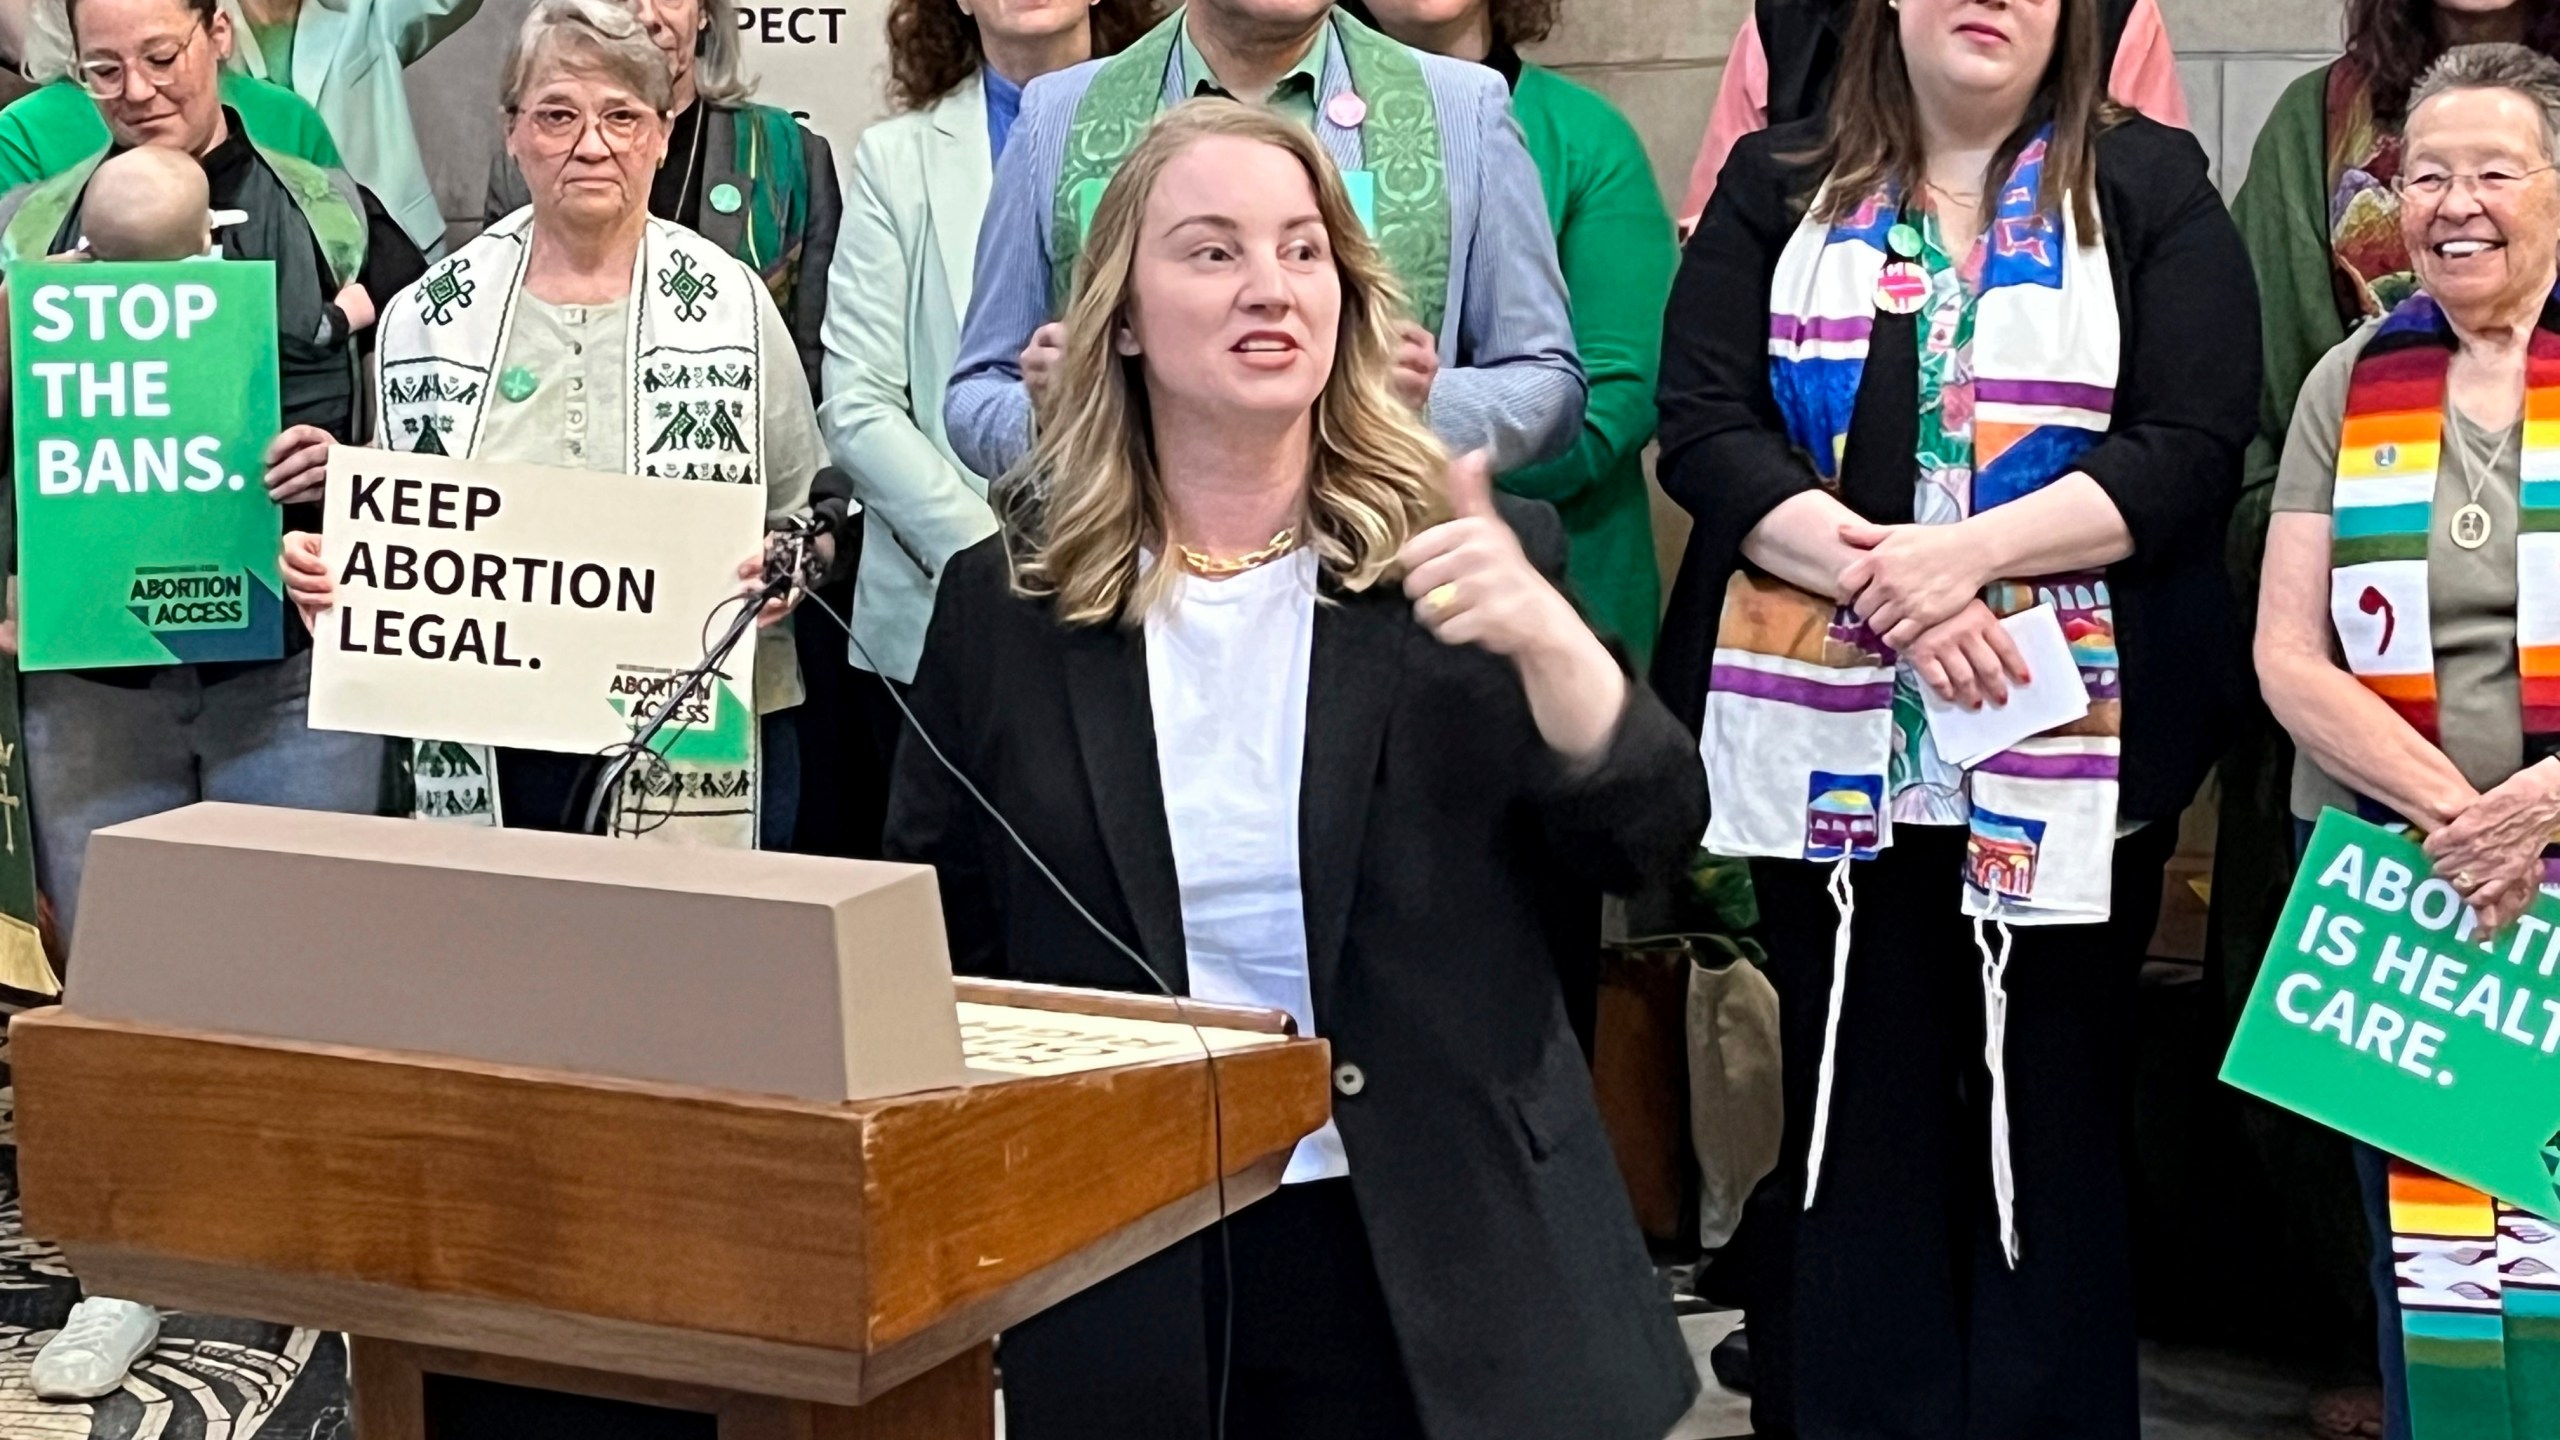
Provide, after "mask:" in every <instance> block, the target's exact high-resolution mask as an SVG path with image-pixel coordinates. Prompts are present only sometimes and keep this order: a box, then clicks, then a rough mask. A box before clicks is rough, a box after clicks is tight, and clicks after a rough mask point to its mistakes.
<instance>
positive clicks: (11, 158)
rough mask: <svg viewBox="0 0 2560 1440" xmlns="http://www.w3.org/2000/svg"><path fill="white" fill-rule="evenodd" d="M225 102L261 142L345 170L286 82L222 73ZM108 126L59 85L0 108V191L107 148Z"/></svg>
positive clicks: (73, 88)
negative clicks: (341, 167) (273, 82)
mask: <svg viewBox="0 0 2560 1440" xmlns="http://www.w3.org/2000/svg"><path fill="white" fill-rule="evenodd" d="M221 93H222V103H223V104H225V105H228V106H230V107H231V108H232V109H233V110H236V111H238V112H239V114H240V125H241V128H242V129H245V130H247V131H248V132H249V139H250V140H251V141H253V142H254V143H256V144H259V145H262V146H265V147H266V148H267V149H269V150H273V151H276V152H278V153H280V154H285V155H292V156H295V157H297V158H300V159H304V160H308V161H310V162H311V163H312V164H314V165H317V166H319V167H320V168H322V169H324V170H335V169H338V168H340V166H341V162H340V160H339V159H338V147H337V146H336V145H335V144H333V143H331V141H330V139H329V127H328V126H327V125H326V124H324V123H322V121H321V119H320V112H319V111H317V110H314V109H312V108H311V106H310V103H309V102H307V101H305V100H304V99H303V98H302V97H301V96H299V95H296V94H294V93H293V92H292V91H290V90H287V89H286V88H284V87H283V86H281V85H270V84H268V83H267V82H266V81H264V80H259V79H256V78H254V77H252V76H248V75H240V74H235V73H233V72H231V71H228V70H226V71H224V72H222V92H221ZM108 138H109V137H108V134H107V122H106V121H104V120H102V119H100V118H98V107H97V106H96V105H95V104H94V103H92V102H91V101H90V99H89V94H88V92H87V91H85V90H82V89H81V88H80V87H79V86H77V85H75V84H73V83H72V82H70V81H68V80H57V81H55V82H53V83H52V84H50V85H47V86H45V87H44V88H42V89H40V90H37V91H35V92H34V93H32V94H29V95H23V96H20V97H19V99H18V100H17V102H16V103H15V104H12V105H11V106H9V108H7V109H5V110H0V192H6V191H10V190H14V189H16V188H17V187H19V186H21V185H25V184H29V183H31V182H34V181H37V180H43V179H46V178H48V177H50V176H54V175H59V174H61V173H62V172H63V171H65V170H68V169H70V168H71V167H72V166H74V165H77V164H79V163H80V162H81V161H83V160H86V159H88V158H89V157H90V156H92V155H95V154H97V153H98V152H99V151H101V150H104V149H106V148H107V141H108Z"/></svg>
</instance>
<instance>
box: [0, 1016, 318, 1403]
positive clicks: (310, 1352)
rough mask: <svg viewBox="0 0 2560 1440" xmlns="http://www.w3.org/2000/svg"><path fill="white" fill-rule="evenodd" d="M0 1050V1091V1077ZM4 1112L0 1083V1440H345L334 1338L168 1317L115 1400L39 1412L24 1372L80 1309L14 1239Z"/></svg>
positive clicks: (44, 1259) (1, 1067) (39, 1246)
mask: <svg viewBox="0 0 2560 1440" xmlns="http://www.w3.org/2000/svg"><path fill="white" fill-rule="evenodd" d="M6 1054H7V1050H6V1043H5V1042H0V1081H4V1080H5V1076H6V1073H7V1068H6V1066H7V1061H6ZM13 1115H14V1107H13V1106H12V1105H11V1103H10V1092H9V1090H8V1088H7V1086H6V1084H5V1083H0V1440H92V1437H94V1440H252V1437H257V1440H352V1436H353V1427H352V1426H350V1425H349V1424H348V1422H347V1408H346V1393H347V1384H346V1376H347V1352H346V1347H345V1345H344V1344H343V1343H342V1342H341V1341H340V1340H339V1338H338V1337H337V1336H336V1335H332V1334H323V1333H321V1332H319V1331H314V1330H294V1329H289V1328H287V1327H285V1326H282V1325H267V1324H262V1323H260V1322H257V1321H253V1320H227V1319H223V1318H221V1317H218V1316H212V1315H190V1314H181V1313H174V1312H173V1313H171V1314H168V1315H164V1316H162V1317H161V1322H160V1344H159V1346H158V1347H157V1348H156V1349H154V1350H153V1351H152V1352H151V1353H150V1354H149V1355H147V1356H145V1357H144V1358H143V1360H142V1362H141V1363H140V1364H139V1365H136V1366H135V1367H134V1372H133V1374H132V1375H131V1376H129V1377H128V1378H127V1379H126V1380H125V1383H124V1388H123V1389H122V1390H119V1391H117V1392H115V1393H114V1394H112V1395H108V1396H106V1397H105V1398H103V1399H100V1400H94V1401H90V1402H88V1403H86V1404H78V1405H49V1404H47V1403H45V1402H44V1401H42V1400H38V1399H37V1398H36V1397H35V1396H34V1394H33V1393H32V1392H30V1391H29V1390H28V1388H27V1367H28V1366H29V1365H31V1364H33V1363H34V1361H35V1357H36V1351H37V1350H39V1349H41V1348H43V1345H44V1342H45V1341H46V1340H48V1339H50V1338H52V1336H53V1332H54V1331H55V1330H56V1329H58V1328H60V1327H61V1325H62V1322H63V1318H64V1317H65V1316H67V1315H69V1314H70V1313H71V1307H72V1305H73V1303H75V1302H76V1301H78V1300H79V1298H80V1287H79V1283H78V1282H77V1281H75V1280H74V1279H73V1278H72V1276H71V1271H70V1269H69V1268H68V1267H66V1266H65V1265H64V1264H63V1263H62V1256H61V1254H60V1253H59V1252H58V1251H56V1250H55V1249H54V1248H53V1247H52V1246H50V1245H47V1244H45V1243H43V1242H42V1241H39V1240H31V1239H29V1238H27V1236H26V1235H25V1234H24V1233H23V1232H22V1231H21V1229H20V1228H19V1220H18V1150H17V1146H16V1144H15V1143H14V1134H13V1129H12V1126H11V1124H10V1121H11V1118H12V1116H13Z"/></svg>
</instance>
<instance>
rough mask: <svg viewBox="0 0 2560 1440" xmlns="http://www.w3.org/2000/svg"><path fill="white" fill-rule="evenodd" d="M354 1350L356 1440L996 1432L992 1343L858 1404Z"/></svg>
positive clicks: (445, 1353) (483, 1358)
mask: <svg viewBox="0 0 2560 1440" xmlns="http://www.w3.org/2000/svg"><path fill="white" fill-rule="evenodd" d="M347 1355H348V1369H349V1379H350V1380H351V1382H352V1384H353V1388H354V1392H355V1405H354V1409H355V1424H356V1440H608V1437H610V1440H624V1437H629V1440H994V1436H995V1347H994V1346H992V1345H988V1344H980V1345H977V1346H975V1347H973V1348H971V1349H968V1350H965V1351H962V1352H961V1353H960V1354H958V1355H956V1356H954V1357H952V1358H951V1359H949V1360H947V1361H944V1362H943V1363H942V1364H941V1365H939V1366H937V1367H936V1368H934V1369H932V1370H928V1371H926V1372H925V1373H924V1374H922V1375H919V1376H917V1377H916V1378H915V1379H913V1380H910V1381H908V1382H907V1383H906V1384H904V1385H901V1386H899V1387H897V1388H896V1389H894V1390H891V1391H889V1392H888V1393H887V1394H884V1395H882V1396H881V1397H880V1398H879V1399H877V1400H874V1401H872V1402H871V1403H870V1404H868V1405H860V1406H844V1405H821V1404H817V1403H815V1402H812V1401H807V1400H785V1399H782V1398H779V1397H777V1396H772V1395H748V1394H743V1393H741V1392H739V1391H735V1390H719V1389H713V1388H711V1387H709V1386H703V1385H682V1384H675V1383H672V1382H668V1381H660V1380H648V1379H643V1378H640V1377H638V1376H633V1375H614V1374H608V1373H606V1372H604V1371H601V1370H580V1369H575V1368H572V1367H570V1366H566V1365H546V1364H543V1363H541V1362H539V1361H533V1360H518V1359H515V1358H513V1357H510V1356H505V1355H486V1354H480V1353H476V1352H473V1351H468V1350H443V1349H437V1348H435V1347H433V1346H427V1345H411V1344H408V1343H406V1342H403V1341H398V1340H373V1339H367V1338H365V1337H363V1336H350V1337H349V1338H348V1344H347ZM593 1402H607V1403H603V1404H596V1403H593ZM635 1407H646V1408H635ZM582 1412H583V1413H582ZM510 1416H521V1417H523V1418H522V1419H510V1418H508V1417H510Z"/></svg>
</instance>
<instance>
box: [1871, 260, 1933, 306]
mask: <svg viewBox="0 0 2560 1440" xmlns="http://www.w3.org/2000/svg"><path fill="white" fill-rule="evenodd" d="M1928 299H1929V272H1927V271H1925V270H1923V269H1921V268H1920V267H1919V266H1917V265H1914V264H1912V263H1911V262H1910V261H1908V260H1896V261H1895V262H1893V263H1892V264H1890V265H1887V266H1886V267H1884V273H1883V274H1881V275H1878V276H1877V277H1876V308H1877V309H1879V310H1882V311H1884V312H1885V313H1886V314H1888V315H1911V314H1916V313H1918V312H1919V309H1920V307H1921V306H1922V305H1924V304H1926V303H1927V302H1928Z"/></svg>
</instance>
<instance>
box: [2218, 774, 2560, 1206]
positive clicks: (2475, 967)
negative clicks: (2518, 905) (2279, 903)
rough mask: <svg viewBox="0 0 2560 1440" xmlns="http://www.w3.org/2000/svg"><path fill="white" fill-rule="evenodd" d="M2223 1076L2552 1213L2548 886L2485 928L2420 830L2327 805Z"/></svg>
mask: <svg viewBox="0 0 2560 1440" xmlns="http://www.w3.org/2000/svg"><path fill="white" fill-rule="evenodd" d="M2222 1078H2223V1079H2224V1080H2227V1081H2229V1082H2230V1083H2232V1084H2234V1085H2237V1086H2239V1087H2240V1088H2241V1089H2243V1090H2246V1091H2249V1092H2250V1093H2252V1094H2254V1095H2257V1096H2260V1097H2261V1098H2263V1099H2266V1100H2270V1101H2273V1102H2274V1103H2276V1104H2278V1105H2282V1106H2284V1107H2286V1108H2287V1109H2290V1110H2296V1111H2299V1112H2301V1113H2302V1114H2304V1115H2307V1116H2309V1117H2311V1118H2312V1119H2314V1120H2317V1121H2319V1122H2321V1123H2322V1124H2324V1125H2327V1126H2329V1127H2331V1128H2332V1129H2336V1130H2342V1131H2344V1132H2346V1133H2347V1134H2349V1135H2352V1136H2354V1137H2355V1138H2357V1139H2359V1140H2363V1141H2365V1142H2367V1143H2368V1144H2371V1145H2374V1146H2376V1147H2378V1148H2380V1149H2382V1150H2386V1151H2389V1152H2390V1153H2392V1154H2394V1155H2398V1156H2400V1157H2401V1158H2402V1159H2405V1160H2408V1161H2411V1162H2413V1163H2415V1164H2418V1165H2422V1166H2424V1167H2426V1168H2427V1169H2429V1170H2433V1171H2435V1172H2436V1173H2437V1174H2439V1175H2443V1176H2445V1177H2446V1178H2448V1179H2452V1180H2456V1181H2459V1182H2461V1183H2462V1184H2464V1185H2468V1186H2470V1187H2471V1188H2473V1189H2475V1190H2482V1191H2486V1192H2488V1193H2489V1194H2492V1195H2495V1196H2497V1197H2498V1198H2499V1199H2501V1200H2504V1201H2506V1202H2507V1203H2508V1204H2510V1205H2514V1206H2518V1207H2520V1208H2522V1209H2526V1210H2530V1211H2533V1212H2534V1213H2535V1214H2538V1215H2541V1216H2543V1217H2544V1218H2546V1219H2560V1195H2555V1192H2554V1185H2553V1175H2552V1161H2551V1159H2550V1158H2549V1157H2548V1156H2547V1155H2546V1149H2547V1147H2548V1146H2549V1145H2550V1144H2551V1141H2552V1137H2553V1134H2554V1132H2555V1131H2560V899H2554V898H2553V897H2552V896H2550V895H2547V894H2546V895H2543V896H2541V897H2539V898H2538V899H2536V900H2535V901H2534V903H2533V908H2532V909H2531V910H2529V911H2527V912H2526V914H2525V915H2524V916H2523V917H2522V918H2521V919H2519V920H2517V921H2516V922H2515V923H2514V924H2513V925H2510V926H2508V927H2507V928H2506V929H2505V930H2504V931H2502V932H2500V933H2499V934H2497V935H2495V936H2487V935H2482V934H2480V933H2479V932H2478V917H2477V916H2475V915H2474V914H2473V913H2472V912H2471V910H2470V908H2469V907H2468V906H2466V905H2464V904H2463V903H2462V897H2461V896H2460V895H2458V894H2457V893H2455V891H2454V888H2453V886H2451V885H2450V884H2448V883H2446V882H2445V881H2443V880H2441V879H2438V878H2436V877H2435V874H2434V871H2433V869H2432V867H2431V866H2430V865H2429V863H2428V860H2427V855H2426V852H2425V851H2424V850H2422V849H2420V848H2419V847H2418V846H2417V845H2416V844H2415V843H2413V842H2412V841H2410V840H2408V839H2407V838H2405V837H2403V836H2400V835H2396V834H2393V833H2392V832H2390V831H2388V830H2384V829H2382V828H2381V827H2379V826H2376V825H2370V824H2367V823H2366V822H2364V821H2362V820H2358V819H2356V818H2355V817H2354V816H2351V815H2347V814H2343V813H2341V812H2339V811H2335V810H2332V811H2329V812H2327V813H2325V814H2324V815H2322V816H2321V818H2320V824H2319V828H2318V829H2317V830H2316V831H2314V832H2313V834H2312V837H2311V846H2310V848H2309V850H2307V851H2306V852H2305V853H2304V855H2303V857H2302V864H2301V866H2300V868H2299V869H2298V870H2297V871H2296V872H2295V880H2294V885H2293V893H2292V894H2291V895H2290V896H2289V897H2287V899H2286V901H2285V908H2284V918H2283V919H2282V920H2281V921H2280V922H2279V923H2278V924H2277V926H2276V936H2275V941H2274V943H2273V944H2271V945H2270V946H2269V947H2268V950H2267V960H2266V965H2265V968H2263V969H2261V970H2260V971H2259V972H2258V983H2257V986H2256V988H2255V989H2254V990H2253V991H2252V992H2251V993H2250V996H2249V1003H2248V1006H2247V1008H2246V1010H2245V1011H2243V1013H2242V1015H2241V1018H2240V1025H2239V1029H2238V1032H2237V1033H2236V1034H2235V1035H2234V1036H2233V1038H2232V1042H2231V1050H2230V1053H2229V1054H2228V1055H2227V1056H2226V1057H2225V1058H2224V1060H2223V1066H2222Z"/></svg>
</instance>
